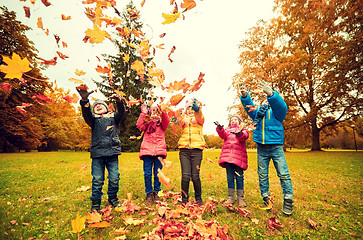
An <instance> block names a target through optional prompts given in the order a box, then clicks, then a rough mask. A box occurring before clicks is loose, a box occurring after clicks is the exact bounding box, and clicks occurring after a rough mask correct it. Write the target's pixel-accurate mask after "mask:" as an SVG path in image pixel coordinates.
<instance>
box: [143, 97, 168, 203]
mask: <svg viewBox="0 0 363 240" xmlns="http://www.w3.org/2000/svg"><path fill="white" fill-rule="evenodd" d="M169 121H170V120H169V117H168V114H167V113H166V112H165V111H162V109H161V107H160V106H155V107H152V108H150V109H148V108H147V106H146V105H145V104H143V105H142V106H141V114H140V117H139V119H138V120H137V123H136V126H137V128H138V129H140V130H141V131H144V136H143V140H142V143H141V147H140V153H139V157H140V159H141V160H143V161H144V165H143V168H144V181H145V192H146V205H147V206H150V205H151V204H152V203H153V201H154V200H155V201H158V200H160V198H159V196H158V192H159V191H160V190H161V183H160V181H159V178H158V176H157V174H158V169H162V168H163V165H162V163H161V161H160V160H159V159H158V158H159V157H161V158H162V159H165V158H166V156H167V153H166V143H165V131H166V129H167V127H168V125H169ZM153 174H154V187H153V185H152V176H153Z"/></svg>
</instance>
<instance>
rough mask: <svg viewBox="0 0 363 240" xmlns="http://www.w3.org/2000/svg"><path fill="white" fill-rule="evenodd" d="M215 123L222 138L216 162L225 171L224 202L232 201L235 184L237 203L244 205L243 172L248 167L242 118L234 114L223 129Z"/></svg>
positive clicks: (245, 132) (229, 202)
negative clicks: (225, 189) (225, 199)
mask: <svg viewBox="0 0 363 240" xmlns="http://www.w3.org/2000/svg"><path fill="white" fill-rule="evenodd" d="M216 125H217V129H216V130H217V133H218V135H219V137H220V138H222V139H223V140H224V143H223V146H222V151H221V155H220V157H219V162H218V163H219V165H220V166H221V167H223V168H225V169H226V171H227V185H228V199H227V201H226V204H233V203H234V201H235V190H234V189H235V185H236V187H237V200H238V204H239V205H240V206H242V207H245V206H247V204H246V202H245V200H244V182H243V180H244V178H243V172H244V170H247V167H248V161H247V150H246V140H247V139H248V137H249V133H248V131H247V129H246V128H244V123H243V122H242V119H241V118H240V117H239V116H236V115H235V116H232V117H231V118H230V119H229V124H228V128H226V129H224V128H223V126H221V125H220V124H219V123H218V122H216ZM235 182H236V184H235Z"/></svg>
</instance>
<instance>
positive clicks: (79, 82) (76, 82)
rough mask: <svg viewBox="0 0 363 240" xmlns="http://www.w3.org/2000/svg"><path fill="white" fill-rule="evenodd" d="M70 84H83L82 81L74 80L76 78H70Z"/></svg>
mask: <svg viewBox="0 0 363 240" xmlns="http://www.w3.org/2000/svg"><path fill="white" fill-rule="evenodd" d="M68 80H69V81H71V82H74V83H75V84H83V81H82V80H79V79H76V78H70V79H68Z"/></svg>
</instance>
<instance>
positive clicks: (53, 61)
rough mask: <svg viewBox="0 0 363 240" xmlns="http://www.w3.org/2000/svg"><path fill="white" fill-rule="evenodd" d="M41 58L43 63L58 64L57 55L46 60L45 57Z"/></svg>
mask: <svg viewBox="0 0 363 240" xmlns="http://www.w3.org/2000/svg"><path fill="white" fill-rule="evenodd" d="M41 60H42V62H41V64H45V65H53V66H54V65H56V64H57V57H54V58H52V59H51V60H45V59H43V58H41Z"/></svg>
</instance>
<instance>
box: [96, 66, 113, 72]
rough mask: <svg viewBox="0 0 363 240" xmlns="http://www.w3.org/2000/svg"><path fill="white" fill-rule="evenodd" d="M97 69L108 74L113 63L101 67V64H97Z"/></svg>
mask: <svg viewBox="0 0 363 240" xmlns="http://www.w3.org/2000/svg"><path fill="white" fill-rule="evenodd" d="M96 71H97V72H99V73H105V74H108V73H109V72H111V65H110V64H109V65H108V67H101V66H100V65H97V68H96Z"/></svg>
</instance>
